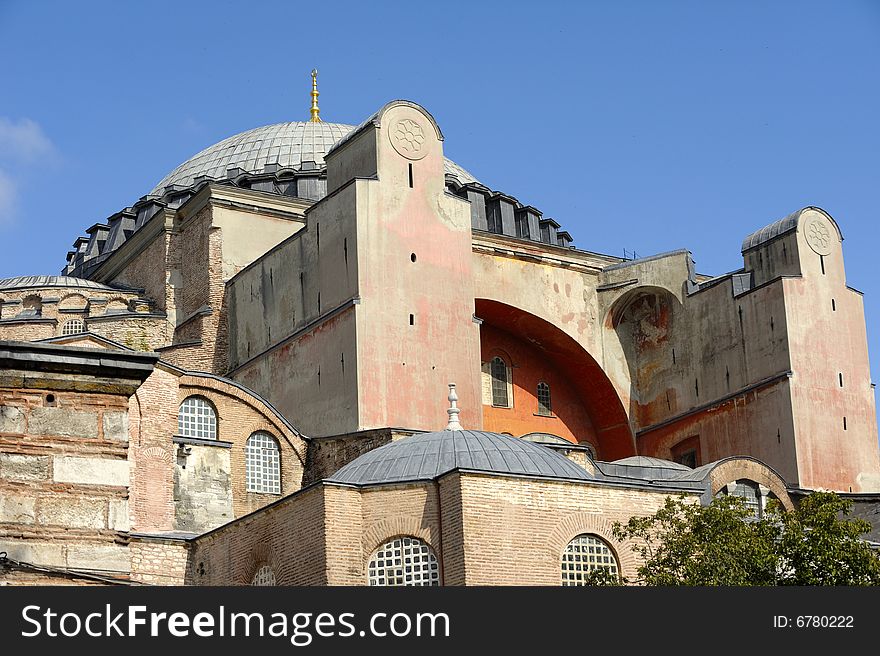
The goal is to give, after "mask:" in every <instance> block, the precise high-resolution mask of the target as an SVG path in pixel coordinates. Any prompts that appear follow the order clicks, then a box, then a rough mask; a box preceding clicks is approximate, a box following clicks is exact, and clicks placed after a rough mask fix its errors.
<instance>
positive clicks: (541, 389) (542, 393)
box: [538, 383, 553, 417]
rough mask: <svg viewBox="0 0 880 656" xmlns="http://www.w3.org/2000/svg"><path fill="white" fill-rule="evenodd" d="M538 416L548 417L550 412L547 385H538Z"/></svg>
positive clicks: (548, 388)
mask: <svg viewBox="0 0 880 656" xmlns="http://www.w3.org/2000/svg"><path fill="white" fill-rule="evenodd" d="M538 414H539V415H544V416H545V417H549V416H550V415H552V414H553V413H552V412H551V411H550V386H549V385H548V384H547V383H538Z"/></svg>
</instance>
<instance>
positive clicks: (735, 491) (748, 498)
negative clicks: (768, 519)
mask: <svg viewBox="0 0 880 656" xmlns="http://www.w3.org/2000/svg"><path fill="white" fill-rule="evenodd" d="M765 489H766V488H765ZM722 494H731V495H733V496H735V497H739V498H740V499H742V500H743V502H744V503H745V506H746V508H748V510H749V511H750V512H751V515H752V519H761V517H762V515H763V514H764V497H763V496H762V495H761V488H760V487H759V486H758V484H757V483H755V482H754V481H750V480H747V479H742V480H739V481H736V482H735V483H729V484H728V485H726V486H725V487H723V488H721V492H719V494H718V495H716V496H720V495H722Z"/></svg>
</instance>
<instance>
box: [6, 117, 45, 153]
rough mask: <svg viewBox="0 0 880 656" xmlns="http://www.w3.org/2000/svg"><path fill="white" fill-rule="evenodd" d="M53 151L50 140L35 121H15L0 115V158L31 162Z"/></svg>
mask: <svg viewBox="0 0 880 656" xmlns="http://www.w3.org/2000/svg"><path fill="white" fill-rule="evenodd" d="M54 153H55V147H54V146H53V145H52V141H51V140H50V139H49V137H47V136H46V135H45V133H44V132H43V129H42V128H41V127H40V125H39V124H38V123H37V122H36V121H32V120H31V119H29V118H23V119H20V120H19V121H18V122H15V121H13V120H11V119H8V118H6V117H5V116H0V160H4V161H7V162H9V161H23V162H33V161H35V160H39V159H40V158H46V157H51V156H53V155H54Z"/></svg>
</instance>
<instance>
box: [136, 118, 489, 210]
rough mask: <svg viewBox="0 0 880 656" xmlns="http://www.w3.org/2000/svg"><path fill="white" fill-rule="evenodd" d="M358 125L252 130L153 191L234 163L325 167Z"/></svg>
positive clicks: (221, 174)
mask: <svg viewBox="0 0 880 656" xmlns="http://www.w3.org/2000/svg"><path fill="white" fill-rule="evenodd" d="M354 127H355V126H353V125H345V124H342V123H311V122H304V121H294V122H290V123H276V124H275V125H267V126H264V127H261V128H255V129H253V130H248V131H247V132H242V133H240V134H236V135H234V136H231V137H229V138H228V139H224V140H223V141H221V142H219V143H216V144H214V145H213V146H209V147H208V148H205V149H204V150H203V151H201V152H200V153H198V154H196V155H193V156H192V157H190V158H189V159H188V160H186V161H185V162H184V163H183V164H181V165H180V166H178V167H177V168H176V169H174V170H173V171H171V173H169V174H168V175H166V176H165V177H164V178H162V180H161V181H160V182H159V184H157V185H156V186H155V187H154V188H153V190H152V191H151V192H150V195H154V196H159V195H161V194H162V191H163V190H164V188H165V187H167V186H169V185H180V186H183V187H188V186H190V185H191V184H192V183H193V180H194V179H195V178H196V177H198V176H200V175H206V176H209V177H211V178H216V179H224V178H225V177H226V171H227V169H229V168H234V167H238V168H240V169H243V170H244V171H247V172H248V173H260V172H262V170H263V167H264V166H266V165H267V164H278V166H279V167H280V168H290V169H294V170H297V171H299V170H301V169H302V164H303V162H315V165H316V166H317V168H323V167H324V155H325V154H326V153H327V151H328V150H330V147H331V146H333V144H335V143H336V142H337V141H339V140H340V139H342V138H343V137H344V136H345V135H347V134H348V133H349V132H351V131H352V130H354ZM446 172H447V173H450V174H452V175H454V176H456V177H457V178H458V179H459V181H461V182H462V183H465V182H475V181H476V178H474V177H473V176H472V175H471V174H470V173H468V172H467V171H465V170H464V169H463V168H461V167H460V166H458V164H456V163H455V162H452V161H450V160H448V159H447V160H446Z"/></svg>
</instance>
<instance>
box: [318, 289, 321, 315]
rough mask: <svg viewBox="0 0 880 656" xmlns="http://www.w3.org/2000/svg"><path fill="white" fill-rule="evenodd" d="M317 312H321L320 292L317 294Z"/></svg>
mask: <svg viewBox="0 0 880 656" xmlns="http://www.w3.org/2000/svg"><path fill="white" fill-rule="evenodd" d="M318 312H319V313H320V312H321V292H318Z"/></svg>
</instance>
